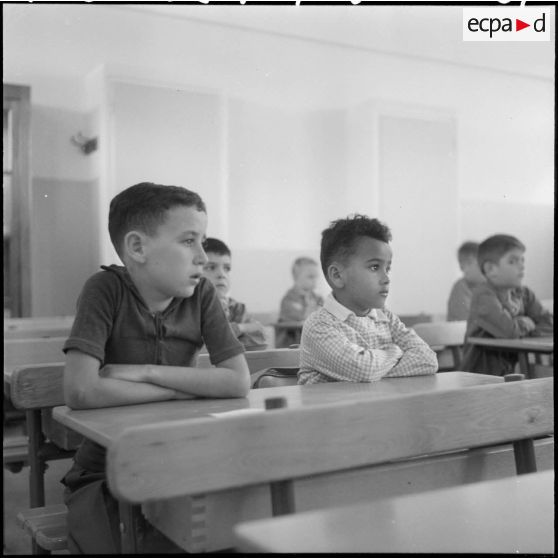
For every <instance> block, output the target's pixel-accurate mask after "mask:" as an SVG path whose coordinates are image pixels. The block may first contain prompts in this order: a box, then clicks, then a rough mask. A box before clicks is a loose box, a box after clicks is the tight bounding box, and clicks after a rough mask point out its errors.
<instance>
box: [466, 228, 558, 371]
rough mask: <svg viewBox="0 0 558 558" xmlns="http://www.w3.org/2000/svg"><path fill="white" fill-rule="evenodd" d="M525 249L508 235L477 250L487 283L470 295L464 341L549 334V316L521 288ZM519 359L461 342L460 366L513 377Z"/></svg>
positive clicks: (551, 322)
mask: <svg viewBox="0 0 558 558" xmlns="http://www.w3.org/2000/svg"><path fill="white" fill-rule="evenodd" d="M524 254H525V245H524V244H523V243H522V242H521V241H520V240H519V239H517V238H516V237H514V236H511V235H508V234H496V235H493V236H490V237H489V238H487V239H486V240H484V241H483V242H481V244H480V245H479V250H478V256H477V257H478V263H479V267H480V269H481V271H482V273H483V275H484V276H485V278H486V282H485V283H483V284H481V285H479V286H478V287H476V288H475V290H474V291H473V298H472V301H471V309H470V312H469V318H468V320H467V332H466V339H467V338H468V337H496V338H498V337H500V338H519V337H527V336H532V337H537V336H544V335H553V333H554V320H553V317H552V314H551V313H550V312H549V311H548V310H545V309H544V308H543V306H542V305H541V303H540V302H539V300H538V299H537V297H536V296H535V293H533V291H531V289H529V288H528V287H525V286H523V285H522V280H523V274H524V272H525V256H524ZM517 361H518V357H517V354H516V353H514V352H509V351H499V350H497V349H490V348H488V347H480V346H477V345H473V344H471V343H467V342H465V346H464V348H463V361H462V363H461V367H462V368H463V370H466V371H470V372H480V373H482V374H491V375H494V376H504V375H505V374H509V373H512V372H513V371H514V368H515V365H516V363H517Z"/></svg>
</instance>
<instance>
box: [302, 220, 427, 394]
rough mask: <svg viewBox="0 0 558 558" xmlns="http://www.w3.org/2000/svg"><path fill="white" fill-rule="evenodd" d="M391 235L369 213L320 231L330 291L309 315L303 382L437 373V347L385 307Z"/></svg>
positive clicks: (304, 333)
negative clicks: (319, 307)
mask: <svg viewBox="0 0 558 558" xmlns="http://www.w3.org/2000/svg"><path fill="white" fill-rule="evenodd" d="M390 240H391V233H390V230H389V229H388V227H387V226H386V225H384V224H383V223H381V222H380V221H378V220H377V219H370V218H368V217H366V216H364V215H355V216H352V217H348V218H346V219H339V220H337V221H334V222H333V223H331V225H330V227H329V228H327V229H325V230H324V231H323V233H322V243H321V253H320V260H321V265H322V271H323V273H324V275H325V278H326V280H327V282H328V284H329V286H330V287H331V294H330V295H329V296H328V297H327V298H326V300H325V303H324V306H323V307H322V308H321V309H319V310H317V311H316V312H314V313H313V314H311V315H310V316H309V317H308V318H307V320H306V322H305V323H304V326H303V329H302V338H301V347H300V352H301V355H300V370H299V372H298V383H299V384H314V383H320V382H373V381H376V380H380V379H381V378H384V377H395V376H419V375H425V374H435V373H436V371H437V369H438V362H437V358H436V354H435V353H434V351H432V349H430V347H429V346H428V345H427V344H426V343H425V342H424V341H423V340H422V339H421V338H420V337H419V336H418V335H417V334H416V333H415V332H414V331H413V330H411V329H408V328H407V327H406V326H405V325H404V324H403V322H401V320H399V318H398V317H397V316H396V315H395V314H393V313H392V312H391V311H389V310H388V309H386V308H385V307H384V306H385V301H386V298H387V296H388V294H389V283H390V280H389V271H390V268H391V259H392V251H391V247H390V246H389V241H390Z"/></svg>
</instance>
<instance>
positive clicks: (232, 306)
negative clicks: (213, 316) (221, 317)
mask: <svg viewBox="0 0 558 558" xmlns="http://www.w3.org/2000/svg"><path fill="white" fill-rule="evenodd" d="M203 249H204V250H205V253H206V254H207V263H206V264H205V266H204V268H203V274H204V277H207V278H208V279H209V280H210V281H211V282H212V283H213V285H214V286H215V288H216V289H217V294H218V296H219V299H220V300H221V304H222V305H223V310H224V311H225V315H226V316H227V319H228V320H229V322H230V325H231V328H232V330H233V332H234V334H235V335H236V337H237V339H238V340H239V341H240V342H241V343H242V344H243V345H244V348H245V349H248V350H250V349H256V348H257V349H265V348H267V341H266V338H265V330H264V326H263V325H262V324H260V322H258V321H257V320H254V319H253V318H252V317H251V316H250V314H248V311H247V310H246V305H245V304H243V303H242V302H238V301H236V300H234V298H231V297H230V296H229V291H230V288H231V281H230V273H231V266H232V263H231V251H230V250H229V247H228V246H227V245H226V244H225V243H224V242H222V241H221V240H219V239H217V238H207V239H206V240H204V242H203Z"/></svg>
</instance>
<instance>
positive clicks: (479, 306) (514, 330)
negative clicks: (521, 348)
mask: <svg viewBox="0 0 558 558" xmlns="http://www.w3.org/2000/svg"><path fill="white" fill-rule="evenodd" d="M471 318H472V321H473V325H474V326H476V327H478V328H480V329H483V330H484V331H486V332H487V333H489V334H490V335H492V336H493V337H504V338H510V339H516V338H519V337H524V336H525V335H527V330H526V328H525V326H524V325H523V323H522V320H521V319H520V318H521V316H520V315H519V316H512V314H511V312H510V311H509V310H508V309H507V308H506V307H505V306H504V305H503V304H502V303H501V302H500V300H499V299H498V297H497V296H496V294H495V293H493V292H492V291H489V290H482V291H477V292H476V293H475V295H474V297H473V302H472V303H471Z"/></svg>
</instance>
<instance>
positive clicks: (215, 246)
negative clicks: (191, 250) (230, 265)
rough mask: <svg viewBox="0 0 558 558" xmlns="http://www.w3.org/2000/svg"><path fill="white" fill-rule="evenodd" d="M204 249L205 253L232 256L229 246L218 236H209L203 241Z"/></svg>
mask: <svg viewBox="0 0 558 558" xmlns="http://www.w3.org/2000/svg"><path fill="white" fill-rule="evenodd" d="M202 246H203V249H204V251H205V253H206V254H207V253H211V254H217V255H218V256H230V255H231V251H230V250H229V247H228V246H227V245H226V244H225V243H224V242H223V241H222V240H219V239H218V238H211V237H208V238H206V239H205V240H204V241H203V244H202Z"/></svg>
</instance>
